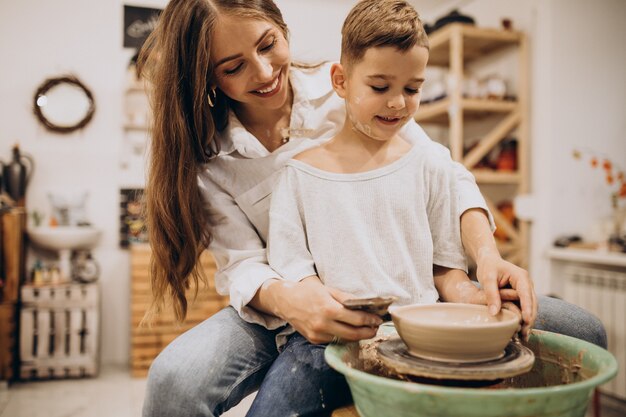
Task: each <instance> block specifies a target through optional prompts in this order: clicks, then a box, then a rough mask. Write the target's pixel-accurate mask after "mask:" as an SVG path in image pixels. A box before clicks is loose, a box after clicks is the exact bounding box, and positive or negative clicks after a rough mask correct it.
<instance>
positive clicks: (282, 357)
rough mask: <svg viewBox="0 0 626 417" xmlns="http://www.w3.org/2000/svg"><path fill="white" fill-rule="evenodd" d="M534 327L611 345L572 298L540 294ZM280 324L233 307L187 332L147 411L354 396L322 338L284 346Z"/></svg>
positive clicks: (154, 376)
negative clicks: (247, 316) (274, 326)
mask: <svg viewBox="0 0 626 417" xmlns="http://www.w3.org/2000/svg"><path fill="white" fill-rule="evenodd" d="M535 328H537V329H542V330H548V331H552V332H556V333H561V334H565V335H568V336H573V337H577V338H579V339H583V340H586V341H588V342H591V343H594V344H596V345H599V346H602V347H604V348H606V346H607V341H606V333H605V331H604V327H603V326H602V323H600V321H599V320H598V319H597V318H596V317H594V316H593V315H591V314H589V313H588V312H586V311H585V310H583V309H581V308H579V307H577V306H574V305H572V304H569V303H566V302H565V301H561V300H557V299H553V298H548V297H543V296H539V313H538V317H537V321H536V324H535ZM278 331H279V330H274V331H270V330H266V329H264V328H263V327H261V326H258V325H255V324H250V323H246V322H244V321H243V320H242V319H241V318H240V317H239V315H238V314H237V313H236V312H235V311H234V310H233V309H232V308H230V307H229V308H226V309H224V310H222V311H220V312H219V313H217V314H215V315H214V316H212V317H211V318H209V319H207V320H205V321H204V322H203V323H201V324H199V325H198V326H196V327H194V328H193V329H191V330H189V331H187V332H185V333H184V334H182V335H181V336H179V337H178V338H177V339H176V340H174V341H173V342H172V343H170V344H169V345H168V346H167V347H166V348H165V349H164V350H163V352H161V354H160V355H159V356H158V357H157V358H156V359H155V361H154V362H153V364H152V366H151V367H150V373H149V375H148V386H147V391H146V397H145V402H144V406H143V416H144V417H153V416H167V417H175V416H198V417H199V416H202V417H212V416H219V415H220V414H222V413H223V412H225V411H226V410H228V409H229V408H231V407H233V406H235V405H236V404H238V403H239V402H240V401H241V400H242V399H243V398H245V397H246V396H247V395H248V394H250V393H252V392H254V391H257V390H258V391H259V392H258V393H257V396H256V398H255V400H254V402H253V404H252V407H251V409H250V411H249V413H248V416H251V417H252V416H254V417H259V416H272V417H287V416H293V415H299V416H324V415H329V414H330V412H331V411H332V410H333V409H334V408H336V407H338V406H340V405H341V404H343V403H344V402H345V401H347V400H348V399H349V398H350V397H349V395H350V394H349V390H348V388H347V385H346V383H345V380H344V379H343V378H342V377H341V376H340V375H339V374H337V373H336V372H335V371H334V370H332V369H330V368H329V367H328V366H327V365H326V363H325V362H324V357H323V350H324V347H323V346H320V345H311V344H310V343H308V342H307V341H306V340H305V339H304V338H302V337H301V336H300V335H297V334H296V335H294V336H292V337H291V338H290V339H289V341H288V343H287V345H286V346H285V348H284V350H283V351H282V352H281V353H280V354H279V352H278V350H277V349H276V342H275V335H276V333H277V332H278ZM329 387H330V388H329Z"/></svg>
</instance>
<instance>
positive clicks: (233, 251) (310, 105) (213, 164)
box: [198, 64, 494, 329]
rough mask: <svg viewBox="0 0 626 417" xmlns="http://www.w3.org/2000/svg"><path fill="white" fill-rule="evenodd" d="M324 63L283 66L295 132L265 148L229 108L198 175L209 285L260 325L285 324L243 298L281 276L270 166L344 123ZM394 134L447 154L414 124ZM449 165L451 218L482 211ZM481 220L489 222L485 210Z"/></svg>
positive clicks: (466, 177)
mask: <svg viewBox="0 0 626 417" xmlns="http://www.w3.org/2000/svg"><path fill="white" fill-rule="evenodd" d="M330 65H331V64H325V65H322V66H320V67H318V68H315V69H299V68H295V67H292V68H291V71H290V75H289V78H290V81H291V85H292V88H293V94H294V97H293V107H292V110H291V125H290V128H291V130H292V131H296V132H298V135H297V136H295V137H294V135H292V137H291V139H290V141H289V142H288V143H286V144H285V145H283V146H281V147H280V148H278V149H276V150H275V151H274V152H271V153H270V152H268V150H267V149H266V148H265V147H264V146H263V145H262V144H261V143H260V142H259V141H258V140H257V139H256V138H255V137H254V136H253V135H252V134H251V133H250V132H248V131H247V130H246V129H245V128H244V127H243V125H242V124H241V122H239V120H238V119H237V117H236V116H235V115H234V113H233V112H231V114H230V118H229V124H228V128H227V129H226V130H225V131H224V132H222V133H221V135H220V136H219V137H218V139H219V141H220V145H221V151H220V153H219V155H218V156H217V157H215V158H213V159H212V160H211V161H210V162H208V163H207V164H206V165H205V167H206V169H205V170H204V171H203V172H202V173H201V174H200V175H199V178H198V183H199V186H200V189H201V192H202V194H203V196H204V198H205V201H206V208H207V210H208V212H209V213H210V215H211V219H212V220H211V224H212V229H211V231H212V235H213V240H212V242H211V244H210V246H209V250H210V251H211V252H212V254H213V256H214V257H215V261H216V263H217V268H218V270H217V272H216V274H215V284H216V287H217V291H218V292H219V293H220V294H223V295H230V303H231V305H232V306H233V307H234V308H235V309H236V310H237V311H238V312H239V314H240V316H241V317H242V318H243V319H244V320H246V321H248V322H251V323H257V324H260V325H263V326H265V327H267V328H268V329H275V328H277V327H280V326H282V325H284V324H286V323H285V322H284V321H283V320H281V319H279V318H277V317H274V316H270V315H266V314H262V313H259V312H258V311H256V310H255V309H253V308H251V307H248V306H247V304H248V303H249V302H250V300H252V298H253V297H254V295H255V294H256V292H257V291H258V289H259V287H261V285H262V284H263V283H264V282H265V281H267V280H269V279H272V278H278V279H281V278H282V277H281V276H279V275H278V274H277V273H276V272H275V271H274V270H273V269H272V268H270V266H269V265H268V263H267V256H266V240H267V232H268V221H269V205H270V195H271V193H272V189H273V186H274V182H275V180H276V177H277V174H278V171H279V170H280V168H282V167H283V166H284V165H285V163H286V162H287V161H288V160H289V159H291V158H292V157H293V156H294V155H296V154H298V153H300V152H302V151H304V150H305V149H307V148H310V147H313V146H317V145H319V144H321V143H322V142H323V141H324V140H327V139H330V138H331V137H332V136H333V135H334V134H335V133H336V132H337V131H338V130H339V129H340V128H341V126H342V124H343V123H344V119H345V108H344V101H343V99H341V98H339V97H338V96H337V95H336V94H335V92H334V91H333V89H332V87H331V85H330ZM296 129H297V130H296ZM402 136H403V137H404V138H405V139H407V140H409V141H411V142H424V143H427V144H429V146H433V147H434V148H435V149H436V150H437V151H438V152H441V153H444V154H446V156H447V157H448V158H449V152H448V149H447V148H445V147H444V146H442V145H440V144H438V143H436V142H433V141H432V140H431V139H430V138H428V136H427V135H426V133H425V132H424V131H423V130H422V128H421V127H419V126H418V125H417V123H415V122H410V123H408V124H407V126H406V127H405V128H404V129H403V130H402ZM450 163H451V164H453V165H454V168H455V173H456V177H457V180H458V191H459V208H460V212H459V216H460V215H461V213H463V212H464V211H465V210H468V209H470V208H477V207H478V208H482V209H484V210H486V211H487V212H489V211H488V209H487V205H486V203H485V200H484V198H483V197H482V195H481V194H480V191H479V190H478V187H477V186H476V182H475V180H474V177H473V176H472V174H471V173H469V172H468V171H467V170H466V169H465V168H464V167H463V166H462V165H461V164H459V163H456V162H453V161H452V160H451V159H450ZM489 221H490V222H491V225H492V228H494V222H493V218H492V217H491V214H490V213H489ZM459 233H460V231H459ZM286 278H287V277H286Z"/></svg>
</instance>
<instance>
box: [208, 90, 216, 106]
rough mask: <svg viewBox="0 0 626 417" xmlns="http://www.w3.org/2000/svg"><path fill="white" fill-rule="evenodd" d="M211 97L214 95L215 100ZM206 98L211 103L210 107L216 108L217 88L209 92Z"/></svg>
mask: <svg viewBox="0 0 626 417" xmlns="http://www.w3.org/2000/svg"><path fill="white" fill-rule="evenodd" d="M211 95H213V98H211ZM206 98H207V100H208V101H209V107H215V102H216V101H217V93H216V92H215V88H212V89H211V90H210V91H209V94H208V95H207V96H206Z"/></svg>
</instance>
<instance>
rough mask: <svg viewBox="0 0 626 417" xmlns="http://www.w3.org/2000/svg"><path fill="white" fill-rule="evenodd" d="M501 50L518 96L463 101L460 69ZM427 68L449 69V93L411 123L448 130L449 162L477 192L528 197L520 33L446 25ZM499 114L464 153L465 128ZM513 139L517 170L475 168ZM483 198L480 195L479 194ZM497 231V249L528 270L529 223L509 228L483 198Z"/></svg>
mask: <svg viewBox="0 0 626 417" xmlns="http://www.w3.org/2000/svg"><path fill="white" fill-rule="evenodd" d="M503 48H514V49H515V50H516V51H517V53H518V56H517V58H518V59H517V61H518V72H519V73H518V79H517V80H518V81H517V95H516V98H515V100H514V101H513V100H491V99H476V98H466V97H464V96H463V80H464V77H465V67H466V66H467V65H468V64H470V63H472V62H474V61H477V60H480V59H482V58H485V57H486V56H487V55H490V54H492V53H494V52H496V51H499V50H501V49H503ZM428 65H429V66H439V67H446V68H448V69H449V76H450V80H451V82H450V85H451V86H452V87H451V89H450V90H449V91H448V94H447V96H446V97H445V98H443V99H441V100H438V101H435V102H430V103H425V104H423V105H421V106H420V109H419V111H418V114H417V116H416V118H415V119H416V121H417V122H418V123H420V124H422V125H427V124H433V125H437V126H439V127H441V126H445V127H448V129H449V130H448V137H449V147H450V153H451V155H452V158H453V159H454V160H456V161H459V162H461V163H462V164H463V165H465V167H467V168H468V169H469V170H471V171H472V173H473V174H474V176H475V178H476V182H477V183H478V185H479V187H481V189H483V186H484V185H489V186H508V187H511V186H513V187H515V194H516V195H519V194H526V193H528V191H529V190H528V188H529V182H528V132H529V126H528V114H529V110H528V91H529V86H528V82H529V81H528V80H529V77H528V42H527V39H526V36H525V35H524V34H523V33H521V32H516V31H508V30H506V31H505V30H499V29H486V28H479V27H475V26H471V25H464V24H459V23H456V24H450V25H447V26H445V27H444V28H442V29H440V30H438V31H436V32H435V33H433V34H432V35H431V37H430V58H429V62H428ZM494 115H498V116H499V119H498V122H497V123H496V124H495V125H494V126H492V127H491V128H490V129H489V131H486V132H484V134H483V135H482V137H481V139H480V140H479V141H478V143H477V145H476V146H474V147H473V148H472V149H471V150H470V151H469V152H467V153H466V152H465V151H464V149H465V145H466V140H467V139H468V138H466V137H465V134H464V133H465V131H466V129H465V124H466V123H475V122H480V121H481V119H483V118H487V117H491V116H494ZM513 131H515V132H516V134H515V137H516V138H517V170H516V171H513V172H510V171H496V170H490V169H478V168H475V167H476V165H477V164H478V163H479V162H480V161H481V160H482V159H483V158H484V157H485V156H486V155H487V154H489V153H490V152H491V151H492V150H493V149H495V148H496V147H498V146H499V144H500V142H501V141H502V140H503V139H505V138H506V137H507V136H508V135H509V134H510V133H511V132H513ZM483 193H484V190H483ZM485 198H486V200H487V204H488V206H489V209H490V210H491V211H492V213H493V215H494V218H495V220H496V224H497V226H498V228H500V229H501V230H502V231H504V232H505V234H506V237H507V240H506V241H502V242H499V246H500V250H501V252H502V254H503V256H505V257H506V258H507V259H508V260H510V261H511V262H514V263H516V264H518V265H521V266H523V267H527V266H528V232H529V224H528V222H524V221H520V220H517V221H516V225H514V224H512V223H511V222H510V221H509V220H507V218H506V217H505V216H504V215H503V214H502V213H500V212H499V211H498V210H497V204H496V203H495V202H494V201H493V200H492V199H491V198H490V196H489V195H485Z"/></svg>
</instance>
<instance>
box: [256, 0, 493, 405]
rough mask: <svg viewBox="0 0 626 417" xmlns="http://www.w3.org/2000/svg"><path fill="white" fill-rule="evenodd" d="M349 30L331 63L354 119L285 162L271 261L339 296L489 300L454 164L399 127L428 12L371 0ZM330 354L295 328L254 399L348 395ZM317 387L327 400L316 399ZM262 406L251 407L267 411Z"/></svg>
mask: <svg viewBox="0 0 626 417" xmlns="http://www.w3.org/2000/svg"><path fill="white" fill-rule="evenodd" d="M342 35H343V40H342V51H341V63H340V64H335V65H334V66H333V67H332V69H331V80H332V84H333V87H334V89H335V91H336V93H337V94H338V95H339V96H340V97H342V98H343V99H345V103H346V110H347V111H346V120H345V124H344V127H343V129H342V130H340V131H339V133H338V134H337V135H336V136H334V137H333V138H331V139H330V140H329V141H328V142H325V143H324V144H323V145H321V146H319V147H316V148H311V149H309V150H307V151H305V152H302V153H300V154H298V155H296V157H295V158H294V159H292V160H290V161H289V162H288V163H287V165H286V166H285V167H284V168H283V171H282V172H281V174H280V177H279V179H278V182H277V184H276V186H275V188H274V191H273V193H272V200H271V207H270V226H269V236H268V245H267V251H268V261H269V264H270V266H271V267H272V268H273V269H274V270H275V271H276V272H277V273H279V274H280V275H281V276H283V277H288V279H294V280H300V279H304V278H307V277H312V276H313V277H315V276H317V277H319V279H320V280H321V281H322V282H323V283H324V284H325V285H327V286H329V287H332V288H334V289H335V290H339V291H338V292H334V293H333V294H335V293H336V294H339V296H337V298H338V301H342V300H340V299H339V298H340V297H344V296H347V295H349V296H351V297H354V298H367V297H376V296H394V297H397V302H396V303H397V304H399V305H401V304H413V303H423V304H427V303H435V302H437V301H438V300H443V301H455V302H466V303H484V302H485V298H484V294H482V292H481V291H480V290H479V289H478V288H477V287H476V286H474V285H473V284H472V283H471V282H470V280H469V278H468V277H467V275H466V274H465V272H464V271H465V268H466V265H465V255H464V251H463V247H462V244H461V237H460V224H459V208H458V204H457V191H456V189H455V177H454V175H453V172H452V171H451V170H450V168H449V163H448V162H447V161H444V160H443V159H442V158H443V156H442V155H441V154H439V153H434V152H433V151H432V150H431V149H430V148H428V147H427V145H425V146H423V145H417V144H412V143H408V142H406V141H404V140H403V139H402V138H401V137H400V136H399V135H398V133H399V131H400V129H401V128H402V127H403V126H404V125H405V124H406V123H407V122H408V121H409V120H410V119H411V118H412V117H414V115H415V113H416V112H417V109H418V106H419V100H420V89H421V86H422V84H423V83H424V73H425V69H426V63H427V61H428V39H427V37H426V33H425V32H424V28H423V26H422V24H421V21H420V19H419V16H418V14H417V12H416V11H415V10H414V9H413V7H412V6H410V5H409V4H408V3H407V2H405V1H401V0H364V1H361V2H359V3H358V4H357V5H356V6H355V7H354V8H353V9H352V11H351V12H350V14H349V15H348V17H347V19H346V21H345V23H344V26H343V29H342ZM286 279H287V278H286ZM287 333H289V331H287V332H285V331H283V332H281V334H282V335H285V334H287ZM291 333H293V330H292V331H291ZM322 351H323V346H320V345H316V344H312V343H310V342H309V341H307V340H306V339H305V338H304V337H303V336H302V335H299V334H297V333H295V334H292V335H291V336H290V337H289V340H288V341H287V343H286V344H285V346H284V349H283V351H282V352H281V354H280V355H279V357H278V359H276V361H275V362H274V363H273V365H272V367H271V368H270V370H269V372H268V374H267V375H266V376H265V379H264V382H263V384H262V385H261V389H260V390H259V392H258V394H257V399H256V400H255V402H256V401H262V400H267V401H271V399H272V398H273V396H275V395H276V392H277V390H276V388H277V387H282V390H283V393H284V395H286V396H287V397H288V398H291V399H293V401H299V402H300V403H299V407H298V410H299V411H300V412H302V411H303V409H304V408H305V406H304V405H303V404H302V401H305V400H304V399H306V406H307V407H309V408H310V409H309V410H308V411H310V414H306V415H318V414H316V413H319V412H321V411H322V410H326V411H328V410H332V409H333V408H335V407H337V406H339V405H341V404H342V403H343V402H345V401H348V400H349V398H350V397H349V391H348V388H347V386H346V384H345V381H344V380H343V378H342V377H341V376H340V375H339V374H337V373H336V372H334V371H333V370H332V369H330V368H329V367H328V366H327V365H326V364H325V363H324V360H323V356H322V355H321V353H322ZM308 358H313V359H308ZM288 371H290V372H288ZM274 375H276V377H275V378H274ZM276 378H280V379H281V380H280V381H273V379H276ZM267 381H272V382H271V383H268V384H267V386H268V387H270V386H271V387H273V388H272V391H271V392H270V390H269V388H268V389H267V390H266V389H265V385H266V382H267ZM281 384H282V385H281ZM317 393H319V398H318V401H319V403H317V404H316V403H315V401H311V396H315V395H316V394H317ZM281 395H283V394H281ZM274 398H275V397H274ZM283 401H284V400H283ZM254 405H255V404H253V407H252V409H251V411H250V414H249V415H256V414H255V411H256V410H255V406H254Z"/></svg>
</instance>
